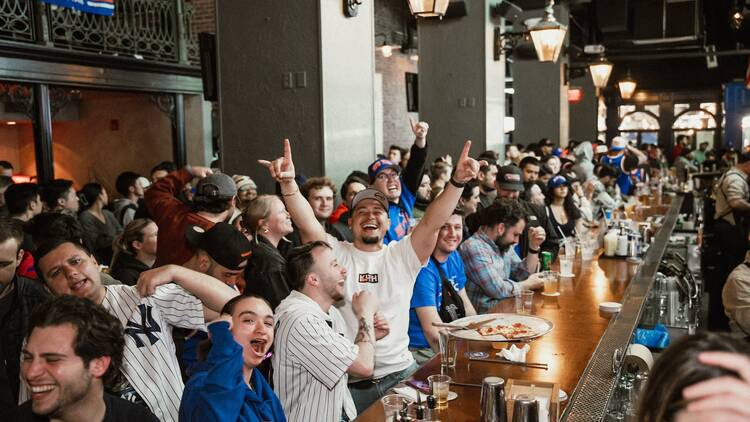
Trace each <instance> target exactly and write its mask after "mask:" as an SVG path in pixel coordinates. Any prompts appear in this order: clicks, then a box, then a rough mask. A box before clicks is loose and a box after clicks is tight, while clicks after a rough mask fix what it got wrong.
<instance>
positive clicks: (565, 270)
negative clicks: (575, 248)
mask: <svg viewBox="0 0 750 422" xmlns="http://www.w3.org/2000/svg"><path fill="white" fill-rule="evenodd" d="M560 275H561V276H562V277H570V276H572V275H573V257H570V256H566V255H560Z"/></svg>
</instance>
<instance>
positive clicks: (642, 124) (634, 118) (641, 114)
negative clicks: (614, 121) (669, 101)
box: [619, 111, 659, 131]
mask: <svg viewBox="0 0 750 422" xmlns="http://www.w3.org/2000/svg"><path fill="white" fill-rule="evenodd" d="M619 129H620V130H623V131H625V130H639V131H640V130H657V131H658V130H659V119H658V118H657V117H656V116H654V115H653V114H651V113H649V112H647V111H634V112H632V113H629V114H627V115H625V117H623V118H622V122H621V123H620V127H619Z"/></svg>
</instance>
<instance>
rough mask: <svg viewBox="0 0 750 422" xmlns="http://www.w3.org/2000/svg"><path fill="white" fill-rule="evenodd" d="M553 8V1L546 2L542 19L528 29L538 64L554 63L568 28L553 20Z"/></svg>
mask: <svg viewBox="0 0 750 422" xmlns="http://www.w3.org/2000/svg"><path fill="white" fill-rule="evenodd" d="M554 6H555V0H547V7H545V9H544V17H542V20H540V21H539V22H538V23H537V24H536V25H534V26H533V27H531V28H530V29H529V33H530V34H531V41H533V42H534V49H536V56H537V58H538V59H539V61H540V62H556V61H557V57H558V56H560V50H561V49H562V45H563V42H565V33H566V32H567V30H568V27H566V26H565V25H562V24H560V22H558V21H557V20H556V19H555V10H554Z"/></svg>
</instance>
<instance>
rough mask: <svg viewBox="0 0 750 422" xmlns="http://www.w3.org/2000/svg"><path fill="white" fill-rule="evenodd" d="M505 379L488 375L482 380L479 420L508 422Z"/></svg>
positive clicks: (484, 421) (483, 421) (482, 421)
mask: <svg viewBox="0 0 750 422" xmlns="http://www.w3.org/2000/svg"><path fill="white" fill-rule="evenodd" d="M504 389H505V380H504V379H502V378H500V377H486V378H485V379H484V380H482V393H481V396H480V408H479V420H480V421H481V422H507V420H508V416H507V414H506V409H505V390H504Z"/></svg>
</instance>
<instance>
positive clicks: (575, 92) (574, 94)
mask: <svg viewBox="0 0 750 422" xmlns="http://www.w3.org/2000/svg"><path fill="white" fill-rule="evenodd" d="M582 98H583V88H575V87H574V88H568V102H569V103H577V102H579V101H581V99H582Z"/></svg>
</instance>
